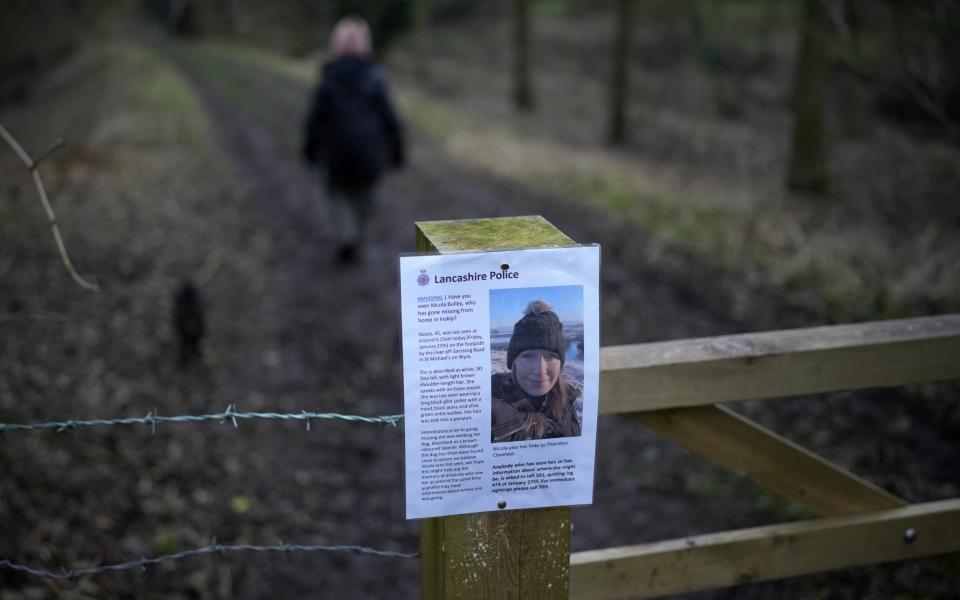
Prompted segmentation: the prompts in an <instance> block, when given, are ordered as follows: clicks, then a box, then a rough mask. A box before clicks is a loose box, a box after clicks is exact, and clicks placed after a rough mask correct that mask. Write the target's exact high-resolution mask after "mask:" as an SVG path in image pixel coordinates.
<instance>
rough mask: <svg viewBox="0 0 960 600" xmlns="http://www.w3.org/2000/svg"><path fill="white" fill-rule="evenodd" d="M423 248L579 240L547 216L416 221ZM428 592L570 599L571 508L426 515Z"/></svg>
mask: <svg viewBox="0 0 960 600" xmlns="http://www.w3.org/2000/svg"><path fill="white" fill-rule="evenodd" d="M416 234H417V241H416V248H417V251H418V252H429V251H436V252H439V253H441V254H443V253H446V252H463V251H471V250H505V249H515V248H543V247H562V246H574V245H576V244H575V242H574V241H573V240H571V239H570V238H568V237H567V236H566V235H564V234H563V233H562V232H560V230H558V229H557V228H556V227H554V226H553V225H551V224H550V223H549V222H548V221H547V220H546V219H544V218H543V217H540V216H535V217H505V218H495V219H464V220H458V221H426V222H419V223H416ZM420 554H421V556H420V583H421V591H420V597H421V598H423V599H434V598H444V599H447V598H449V599H453V598H469V599H474V598H497V599H500V598H503V599H508V598H509V599H520V598H523V599H527V598H538V599H539V598H544V599H548V598H549V599H560V598H563V599H566V598H567V597H568V596H569V593H570V509H569V508H567V507H562V508H544V509H530V510H505V511H501V512H487V513H475V514H468V515H457V516H453V517H442V518H434V519H424V520H423V521H422V522H421V524H420Z"/></svg>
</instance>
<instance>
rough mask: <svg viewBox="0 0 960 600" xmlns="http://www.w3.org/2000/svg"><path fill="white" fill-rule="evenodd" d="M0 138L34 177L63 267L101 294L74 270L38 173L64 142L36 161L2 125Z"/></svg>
mask: <svg viewBox="0 0 960 600" xmlns="http://www.w3.org/2000/svg"><path fill="white" fill-rule="evenodd" d="M0 137H2V138H3V139H4V141H5V142H7V145H9V146H10V147H11V148H13V151H14V152H16V154H17V156H19V157H20V160H21V161H23V165H24V166H25V167H26V168H27V171H28V172H29V173H30V175H31V176H32V177H33V184H34V186H36V188H37V194H39V195H40V203H41V204H42V205H43V210H44V212H46V214H47V222H48V223H49V224H50V229H51V230H52V231H53V240H54V242H56V244H57V250H59V252H60V260H61V261H62V262H63V266H64V267H66V269H67V272H68V273H69V274H70V277H71V278H72V279H73V281H74V282H75V283H76V284H77V285H79V286H80V287H82V288H83V289H85V290H87V291H88V292H99V291H100V287H99V286H97V285H96V284H93V283H90V282H88V281H87V280H85V279H84V278H83V277H80V274H79V273H77V270H76V269H74V268H73V263H72V262H71V261H70V256H69V255H68V254H67V246H66V245H65V244H64V243H63V236H61V235H60V227H59V226H58V225H57V215H56V213H54V212H53V206H52V205H51V204H50V199H49V198H47V190H46V188H44V187H43V180H42V179H40V173H38V172H37V167H38V166H40V162H41V161H42V160H43V159H45V158H47V157H48V156H50V155H51V154H53V153H54V152H55V151H56V150H58V149H60V148H62V147H63V145H64V144H63V140H59V139H58V140H57V141H56V142H54V143H53V144H52V145H51V146H50V147H49V148H47V149H46V150H45V151H44V152H43V153H42V154H41V155H40V157H39V158H37V159H36V160H34V159H31V158H30V155H29V154H27V152H26V150H24V149H23V146H21V145H20V143H19V142H17V140H16V138H14V137H13V135H11V134H10V132H9V131H7V129H6V127H4V126H3V125H2V124H0Z"/></svg>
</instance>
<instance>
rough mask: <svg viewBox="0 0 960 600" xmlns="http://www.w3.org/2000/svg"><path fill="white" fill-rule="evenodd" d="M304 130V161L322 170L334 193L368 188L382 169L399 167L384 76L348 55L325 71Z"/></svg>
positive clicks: (398, 134) (397, 132) (399, 147)
mask: <svg viewBox="0 0 960 600" xmlns="http://www.w3.org/2000/svg"><path fill="white" fill-rule="evenodd" d="M305 129H306V131H305V136H304V145H303V156H304V159H305V160H306V161H307V162H309V163H311V164H315V165H322V166H324V167H325V170H326V173H327V181H328V183H329V184H330V186H331V187H332V188H334V189H354V188H363V187H367V186H370V185H372V184H374V183H375V182H376V181H377V179H378V178H379V176H380V174H381V173H383V171H384V169H385V168H386V167H387V166H397V167H399V166H401V165H402V164H403V162H404V156H403V155H404V151H403V133H402V131H401V128H400V122H399V121H398V120H397V116H396V113H395V112H394V110H393V106H392V105H391V103H390V98H389V96H388V94H387V88H386V84H385V82H384V79H383V75H382V74H381V72H380V69H379V68H378V67H377V66H376V65H375V64H374V63H373V62H371V61H370V60H368V59H366V58H363V57H360V56H352V55H348V56H342V57H340V58H337V59H335V60H333V61H331V62H329V63H327V64H326V65H324V68H323V79H322V81H321V82H320V85H319V87H318V88H317V90H316V92H315V93H314V95H313V100H312V102H311V105H310V113H309V115H308V116H307V122H306V126H305Z"/></svg>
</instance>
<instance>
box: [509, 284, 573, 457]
mask: <svg viewBox="0 0 960 600" xmlns="http://www.w3.org/2000/svg"><path fill="white" fill-rule="evenodd" d="M490 296H491V298H490V300H491V328H492V331H491V336H490V340H491V362H492V367H493V368H492V373H493V375H492V379H491V389H490V391H491V396H492V404H493V406H492V408H493V410H492V421H493V423H492V429H491V438H492V441H493V442H518V441H524V440H538V439H546V438H560V437H574V436H579V435H580V431H581V426H582V422H581V421H582V414H583V401H582V398H583V317H582V315H583V302H582V298H583V293H582V288H581V286H558V287H552V288H534V289H530V288H528V289H509V290H491V292H490ZM548 300H551V301H553V302H552V303H551V302H549V301H548ZM520 306H523V308H522V312H521V309H520V308H519V307H520ZM555 306H556V308H555ZM510 312H513V315H516V314H518V313H520V315H521V316H520V319H519V320H517V321H516V322H515V323H514V324H513V327H512V330H510V329H509V325H507V324H506V323H504V319H505V318H508V317H511V318H515V316H512V315H510V314H509V313H510ZM558 312H559V313H561V314H563V315H564V318H565V319H566V321H567V322H566V324H565V323H564V322H562V321H561V320H560V316H559V315H558ZM508 332H509V337H507V334H508Z"/></svg>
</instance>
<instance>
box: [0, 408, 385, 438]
mask: <svg viewBox="0 0 960 600" xmlns="http://www.w3.org/2000/svg"><path fill="white" fill-rule="evenodd" d="M238 419H271V420H280V421H305V422H306V428H307V431H310V422H311V421H329V420H340V421H347V422H350V423H374V424H377V423H381V424H385V425H390V426H392V427H396V426H397V423H398V422H399V421H401V420H403V415H382V416H377V417H365V416H362V415H344V414H340V413H321V412H310V411H306V410H304V411H300V412H298V413H277V412H241V411H238V410H237V409H236V405H234V404H230V405H228V406H227V409H226V410H225V411H224V412H221V413H212V414H207V415H177V416H169V417H168V416H162V415H158V414H156V413H155V412H153V411H151V412H149V413H147V414H146V416H143V417H125V418H119V419H69V420H67V421H49V422H46V423H0V433H4V432H7V431H31V430H37V429H54V430H56V431H57V432H63V431H67V430H68V429H77V428H80V427H97V426H115V425H149V426H150V429H151V431H152V432H154V433H155V432H156V430H157V425H158V424H160V423H198V422H202V421H220V423H226V422H227V421H230V422H231V423H233V426H234V427H237V426H238V425H237V420H238Z"/></svg>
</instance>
